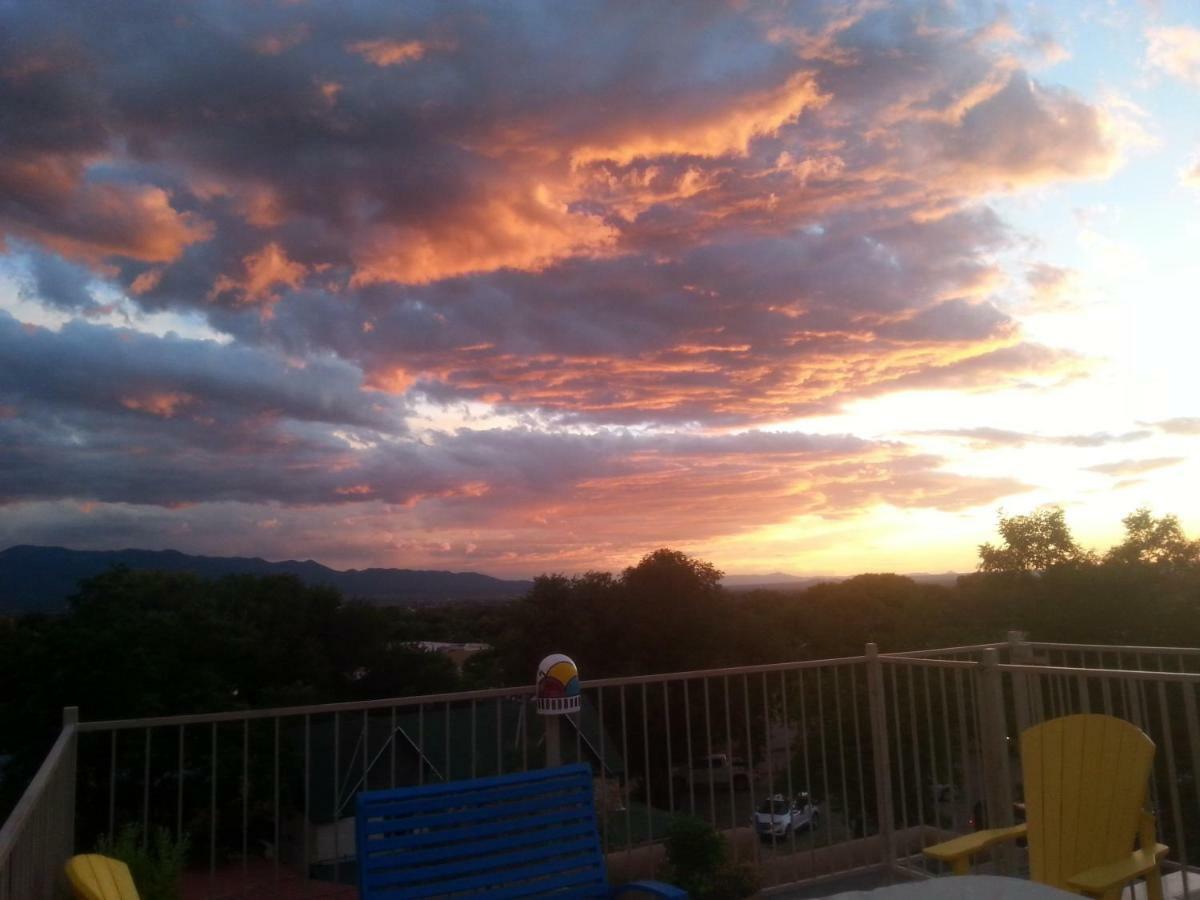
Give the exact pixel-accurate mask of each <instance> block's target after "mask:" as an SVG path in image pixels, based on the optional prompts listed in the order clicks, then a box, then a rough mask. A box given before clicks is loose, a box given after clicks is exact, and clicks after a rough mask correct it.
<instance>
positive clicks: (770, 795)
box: [746, 672, 793, 850]
mask: <svg viewBox="0 0 1200 900" xmlns="http://www.w3.org/2000/svg"><path fill="white" fill-rule="evenodd" d="M747 677H749V676H747ZM749 708H750V704H749V703H747V704H746V709H749ZM762 708H763V729H764V733H765V735H766V738H765V739H764V741H763V748H764V756H765V758H766V763H767V802H768V803H771V804H773V803H774V802H775V764H774V760H772V759H771V757H772V756H773V755H774V747H773V745H772V741H771V701H770V698H769V697H768V696H767V673H766V672H763V673H762ZM751 781H753V779H751ZM787 802H788V804H789V807H790V804H791V803H792V802H793V798H792V797H791V796H789V797H788V798H787ZM755 808H756V807H755V806H754V803H753V801H751V804H750V812H751V813H753V812H754V810H755ZM789 830H791V829H789ZM775 844H776V841H775V829H774V828H772V829H771V849H772V850H775V849H776V846H775Z"/></svg>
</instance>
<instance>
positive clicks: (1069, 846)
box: [925, 715, 1167, 900]
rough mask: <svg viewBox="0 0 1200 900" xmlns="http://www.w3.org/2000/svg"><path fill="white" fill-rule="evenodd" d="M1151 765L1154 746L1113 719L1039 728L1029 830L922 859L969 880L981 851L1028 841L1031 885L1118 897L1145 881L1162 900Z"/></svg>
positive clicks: (1028, 764)
mask: <svg viewBox="0 0 1200 900" xmlns="http://www.w3.org/2000/svg"><path fill="white" fill-rule="evenodd" d="M1153 764H1154V742H1153V741H1152V740H1150V738H1148V737H1147V736H1146V735H1145V734H1143V733H1142V731H1141V730H1140V729H1138V728H1137V727H1136V726H1134V725H1131V724H1130V723H1128V722H1124V721H1122V720H1121V719H1115V718H1113V717H1112V716H1100V715H1076V716H1065V717H1063V718H1061V719H1051V720H1050V721H1048V722H1043V723H1042V724H1040V725H1035V726H1034V727H1032V728H1029V729H1027V730H1026V731H1025V732H1024V733H1023V734H1022V735H1021V768H1022V770H1023V771H1024V779H1025V823H1024V824H1022V825H1016V826H1013V827H1011V828H993V829H989V830H986V831H977V832H975V833H974V834H968V835H964V836H962V837H957V838H954V839H953V840H950V841H946V842H945V843H942V844H936V845H934V846H933V847H929V848H927V849H926V850H925V855H926V856H929V857H932V858H933V859H936V860H939V861H941V862H944V863H947V864H949V865H950V867H951V869H952V871H953V872H954V874H955V875H966V874H967V873H968V871H969V870H970V865H971V862H970V861H971V857H972V856H973V855H975V854H976V853H979V852H981V851H982V850H984V849H986V848H988V847H991V846H993V845H995V844H999V843H1002V842H1004V841H1012V840H1016V839H1017V838H1019V837H1025V838H1026V839H1027V842H1028V845H1029V874H1030V877H1031V878H1032V879H1033V880H1034V881H1038V882H1041V883H1043V884H1048V885H1051V886H1052V887H1057V888H1061V889H1062V890H1066V891H1070V892H1072V893H1078V894H1086V895H1088V896H1092V897H1100V898H1103V900H1119V897H1120V895H1121V889H1122V888H1123V887H1124V886H1125V885H1127V884H1129V883H1130V882H1131V881H1135V880H1137V879H1138V878H1145V879H1146V891H1147V894H1148V896H1149V898H1150V900H1162V876H1161V874H1160V873H1159V870H1158V863H1159V860H1161V859H1162V858H1163V856H1165V855H1166V853H1167V847H1166V846H1164V845H1163V844H1159V843H1157V842H1156V841H1155V827H1154V816H1153V815H1151V814H1150V813H1148V812H1146V811H1145V810H1144V805H1145V801H1146V783H1147V781H1148V780H1149V778H1150V770H1151V767H1152V766H1153ZM1135 839H1136V840H1137V843H1138V848H1137V849H1136V850H1134V849H1133V847H1134V840H1135Z"/></svg>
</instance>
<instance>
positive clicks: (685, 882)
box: [666, 816, 758, 900]
mask: <svg viewBox="0 0 1200 900" xmlns="http://www.w3.org/2000/svg"><path fill="white" fill-rule="evenodd" d="M666 847H667V864H668V866H669V867H670V872H669V875H668V878H669V879H670V881H671V882H672V883H674V884H676V885H678V886H679V887H681V888H683V889H684V890H685V891H687V892H688V894H689V895H691V896H692V897H695V898H696V900H739V898H741V897H749V896H750V895H751V894H753V893H754V892H755V891H757V890H758V876H757V874H756V873H755V871H754V869H753V868H752V867H751V866H749V865H747V864H746V863H735V862H733V861H732V860H730V859H729V842H728V841H726V840H725V837H724V835H721V834H719V833H718V832H717V831H716V830H715V829H714V828H713V827H712V826H711V825H709V824H708V823H707V822H705V821H703V820H701V819H695V818H691V817H688V816H680V817H678V818H677V819H676V820H675V822H674V823H673V824H672V825H671V830H670V831H669V832H668V833H667V840H666Z"/></svg>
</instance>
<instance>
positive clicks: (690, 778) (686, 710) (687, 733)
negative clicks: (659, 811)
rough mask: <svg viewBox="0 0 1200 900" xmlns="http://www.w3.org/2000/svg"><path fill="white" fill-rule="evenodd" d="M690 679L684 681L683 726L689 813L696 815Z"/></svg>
mask: <svg viewBox="0 0 1200 900" xmlns="http://www.w3.org/2000/svg"><path fill="white" fill-rule="evenodd" d="M690 683H691V682H690V681H689V680H688V679H686V678H685V679H684V680H683V724H684V738H685V744H686V746H685V749H686V750H687V782H688V813H689V814H690V815H693V816H694V815H695V814H696V779H695V776H694V775H693V773H692V700H691V695H690V693H689V691H688V686H689V685H690Z"/></svg>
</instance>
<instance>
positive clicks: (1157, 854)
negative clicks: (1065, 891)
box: [1067, 844, 1168, 896]
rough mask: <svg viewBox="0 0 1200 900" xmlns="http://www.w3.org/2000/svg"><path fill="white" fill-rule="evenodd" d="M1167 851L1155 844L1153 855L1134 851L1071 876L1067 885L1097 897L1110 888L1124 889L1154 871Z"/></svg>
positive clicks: (1163, 845)
mask: <svg viewBox="0 0 1200 900" xmlns="http://www.w3.org/2000/svg"><path fill="white" fill-rule="evenodd" d="M1167 849H1168V848H1167V846H1166V844H1155V845H1154V852H1153V853H1151V852H1149V851H1147V850H1144V849H1142V850H1135V851H1134V852H1133V853H1130V854H1129V856H1127V857H1126V858H1125V859H1122V860H1119V861H1117V862H1115V863H1108V864H1107V865H1103V866H1096V868H1094V869H1088V870H1087V871H1085V872H1080V873H1079V874H1078V875H1072V876H1071V877H1070V878H1069V879H1067V885H1068V886H1069V887H1072V888H1074V889H1075V890H1077V891H1083V892H1084V893H1085V894H1095V895H1096V896H1099V895H1101V894H1103V893H1104V892H1105V891H1107V890H1110V889H1111V888H1119V887H1124V886H1125V885H1127V884H1129V882H1131V881H1133V880H1134V879H1135V878H1141V877H1142V876H1143V875H1145V874H1146V873H1147V872H1151V871H1153V870H1154V869H1156V868H1157V867H1158V861H1159V860H1160V859H1162V858H1163V857H1164V856H1166V855H1167Z"/></svg>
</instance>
